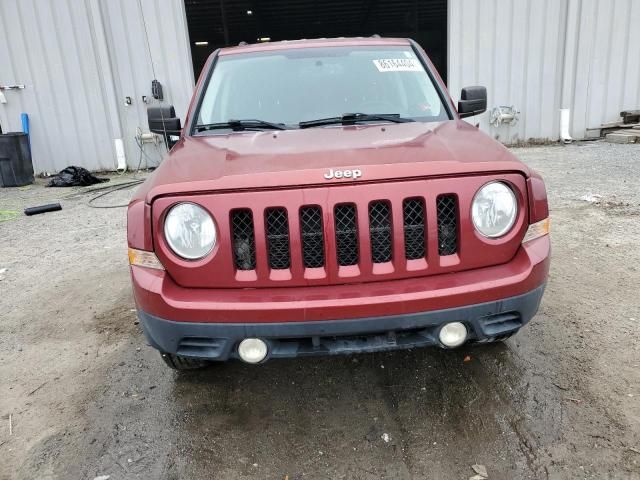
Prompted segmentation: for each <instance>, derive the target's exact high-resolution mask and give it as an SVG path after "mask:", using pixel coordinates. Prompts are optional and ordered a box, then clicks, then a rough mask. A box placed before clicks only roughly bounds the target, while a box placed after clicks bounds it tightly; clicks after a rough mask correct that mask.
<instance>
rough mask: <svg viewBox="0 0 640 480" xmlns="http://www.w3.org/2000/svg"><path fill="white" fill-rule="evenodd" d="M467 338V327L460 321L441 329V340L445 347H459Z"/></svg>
mask: <svg viewBox="0 0 640 480" xmlns="http://www.w3.org/2000/svg"><path fill="white" fill-rule="evenodd" d="M466 339H467V327H465V326H464V324H463V323H460V322H451V323H447V324H445V325H443V326H442V328H441V329H440V342H442V344H443V345H444V346H445V347H449V348H453V347H459V346H460V345H462V344H463V343H464V341H465V340H466Z"/></svg>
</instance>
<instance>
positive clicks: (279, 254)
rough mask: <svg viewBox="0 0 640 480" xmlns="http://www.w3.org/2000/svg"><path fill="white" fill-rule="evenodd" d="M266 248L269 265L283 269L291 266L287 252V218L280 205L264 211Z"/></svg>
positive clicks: (275, 268) (285, 211) (276, 268)
mask: <svg viewBox="0 0 640 480" xmlns="http://www.w3.org/2000/svg"><path fill="white" fill-rule="evenodd" d="M266 230H267V250H268V256H269V267H271V268H272V269H274V270H283V269H287V268H289V267H290V266H291V256H290V254H289V219H288V217H287V210H286V209H284V208H282V207H277V208H270V209H268V210H267V213H266Z"/></svg>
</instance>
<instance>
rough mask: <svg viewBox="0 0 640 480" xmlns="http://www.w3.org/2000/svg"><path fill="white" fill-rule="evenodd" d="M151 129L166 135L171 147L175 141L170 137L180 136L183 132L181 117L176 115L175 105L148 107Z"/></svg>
mask: <svg viewBox="0 0 640 480" xmlns="http://www.w3.org/2000/svg"><path fill="white" fill-rule="evenodd" d="M147 120H148V123H149V131H150V132H153V133H157V134H158V135H162V136H164V137H165V139H166V141H167V144H168V145H169V147H172V146H173V144H174V143H175V142H174V141H172V140H171V138H170V137H173V136H179V135H180V133H181V132H182V125H181V123H180V119H179V118H177V117H176V111H175V109H174V108H173V105H170V106H168V107H149V108H148V109H147Z"/></svg>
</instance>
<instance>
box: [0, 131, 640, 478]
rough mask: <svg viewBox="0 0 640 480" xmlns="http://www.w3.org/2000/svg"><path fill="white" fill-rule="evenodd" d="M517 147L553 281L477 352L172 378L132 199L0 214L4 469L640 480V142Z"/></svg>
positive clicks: (14, 195) (29, 197) (31, 473)
mask: <svg viewBox="0 0 640 480" xmlns="http://www.w3.org/2000/svg"><path fill="white" fill-rule="evenodd" d="M515 152H516V154H518V155H519V156H520V157H521V158H522V159H523V160H524V161H525V162H527V163H528V164H530V165H531V166H533V167H534V168H536V169H538V170H539V171H540V172H541V173H542V174H543V175H544V176H545V178H546V180H547V188H548V190H549V192H550V199H551V210H552V219H553V228H552V230H553V249H554V251H553V265H552V271H551V278H550V281H549V284H548V288H547V292H546V295H545V297H544V301H543V305H542V307H541V311H540V313H539V314H538V316H537V317H536V318H535V319H534V321H533V322H532V324H530V325H529V326H528V327H527V328H526V329H525V330H523V331H522V332H521V333H520V334H519V335H518V336H516V337H515V338H514V339H511V340H509V341H507V342H506V343H505V344H500V345H491V346H485V347H482V348H462V349H460V350H455V351H442V350H437V349H427V350H415V351H407V352H394V353H385V354H372V355H361V356H355V357H341V358H319V359H303V360H288V361H272V362H270V363H267V364H266V365H264V366H259V367H255V366H254V367H252V366H248V365H244V364H239V363H230V364H226V365H221V366H217V367H214V368H211V369H208V370H205V371H202V372H197V373H189V374H176V373H175V372H173V371H170V370H168V369H166V368H165V366H164V364H163V363H162V362H161V360H160V358H159V356H158V355H157V353H156V352H155V351H153V350H152V349H151V348H150V347H148V346H146V344H145V342H144V338H143V336H142V333H141V331H140V328H139V325H138V324H137V322H136V318H135V315H134V311H133V307H134V305H133V300H132V297H131V294H130V289H129V276H128V267H127V264H126V245H125V244H126V241H125V211H124V209H122V208H121V209H103V210H96V209H91V208H89V207H88V206H87V205H86V201H87V196H86V195H84V196H80V197H76V198H65V199H63V204H64V210H62V211H61V212H56V213H50V214H46V215H40V216H36V217H24V216H18V217H17V218H15V219H9V220H6V217H3V218H5V221H1V222H0V272H2V273H0V279H1V280H0V479H3V480H4V479H14V478H17V479H33V478H37V479H49V478H55V479H58V478H60V479H89V480H91V479H93V478H94V477H96V476H99V475H109V476H110V479H111V480H115V479H121V478H127V479H128V478H144V479H155V478H159V479H288V480H294V479H342V478H344V479H378V478H389V479H409V478H412V479H423V478H429V479H449V478H451V479H467V478H469V477H471V476H472V475H473V474H474V472H473V471H472V470H471V465H473V464H476V463H477V464H482V465H485V466H486V468H487V470H488V474H489V478H490V479H528V478H552V479H575V478H599V479H600V478H623V479H632V478H633V479H635V478H640V339H639V331H640V329H639V328H638V325H639V322H640V287H639V286H640V146H636V145H609V144H605V143H599V142H598V143H586V144H583V145H574V146H569V147H540V148H527V149H517V150H515ZM117 181H122V179H120V178H115V179H114V180H113V182H117ZM69 193H70V192H69V191H68V190H64V191H63V190H54V189H44V188H42V186H41V185H39V186H32V187H29V188H26V189H0V210H21V209H22V208H24V207H25V206H30V205H34V204H40V203H46V202H48V201H50V200H56V199H59V198H60V196H68V195H69ZM129 193H130V192H127V191H124V192H122V193H121V194H119V195H114V196H112V197H110V198H108V199H105V201H108V202H111V203H118V202H121V201H126V199H127V196H128V195H129ZM589 194H597V195H601V196H602V197H598V196H597V195H595V196H594V195H592V196H591V197H585V198H587V199H588V200H590V201H586V200H581V198H582V197H583V196H585V195H589ZM467 356H468V358H467V360H468V361H465V357H467ZM10 429H11V430H10ZM385 434H386V435H385ZM386 440H387V441H386Z"/></svg>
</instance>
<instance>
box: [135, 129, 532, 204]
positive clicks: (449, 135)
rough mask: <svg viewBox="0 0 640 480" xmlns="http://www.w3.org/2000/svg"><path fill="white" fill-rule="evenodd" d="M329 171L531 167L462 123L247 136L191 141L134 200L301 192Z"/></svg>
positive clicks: (407, 174)
mask: <svg viewBox="0 0 640 480" xmlns="http://www.w3.org/2000/svg"><path fill="white" fill-rule="evenodd" d="M330 168H334V169H336V168H338V169H343V168H349V169H359V170H361V171H362V176H361V177H360V178H359V179H358V180H356V182H358V183H361V182H371V181H380V180H393V179H405V178H418V177H433V176H445V175H461V174H469V173H480V172H482V173H487V172H506V171H511V172H513V171H519V172H523V173H524V174H525V175H527V176H528V175H529V170H528V169H527V167H526V166H525V165H524V164H522V163H521V162H520V161H518V160H517V159H516V158H515V156H514V155H513V154H511V153H510V152H509V151H508V150H507V149H506V148H505V147H503V146H502V145H501V144H500V143H498V142H496V141H495V140H493V139H491V138H490V137H488V136H487V135H485V134H484V133H482V132H480V131H479V130H478V129H477V128H475V127H473V126H471V125H469V124H468V123H466V122H463V121H460V120H451V121H447V122H442V123H422V122H412V123H400V124H390V125H361V126H349V127H325V128H309V129H304V130H283V131H272V130H270V131H264V132H244V133H233V134H229V135H209V136H199V137H198V136H196V137H193V136H192V137H185V138H184V139H182V140H181V141H180V142H179V143H178V144H177V145H176V146H175V147H174V148H173V150H172V151H171V154H170V155H169V156H168V157H167V158H166V159H165V160H164V162H163V163H162V164H161V165H160V167H158V168H157V169H156V171H155V172H154V173H153V175H151V176H150V177H149V179H148V180H147V181H146V182H145V183H144V184H143V185H142V186H141V188H140V189H139V190H138V191H137V192H136V194H135V195H134V198H133V200H140V199H142V198H145V200H146V201H147V202H148V203H151V201H152V200H153V199H154V198H155V197H157V196H161V195H167V194H174V193H189V192H204V191H207V192H212V191H222V190H239V189H256V188H278V187H293V188H295V187H299V186H308V185H324V186H326V185H328V184H330V183H345V182H353V181H354V180H353V179H340V180H336V179H334V180H325V178H324V174H325V173H326V172H328V170H329V169H330Z"/></svg>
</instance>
